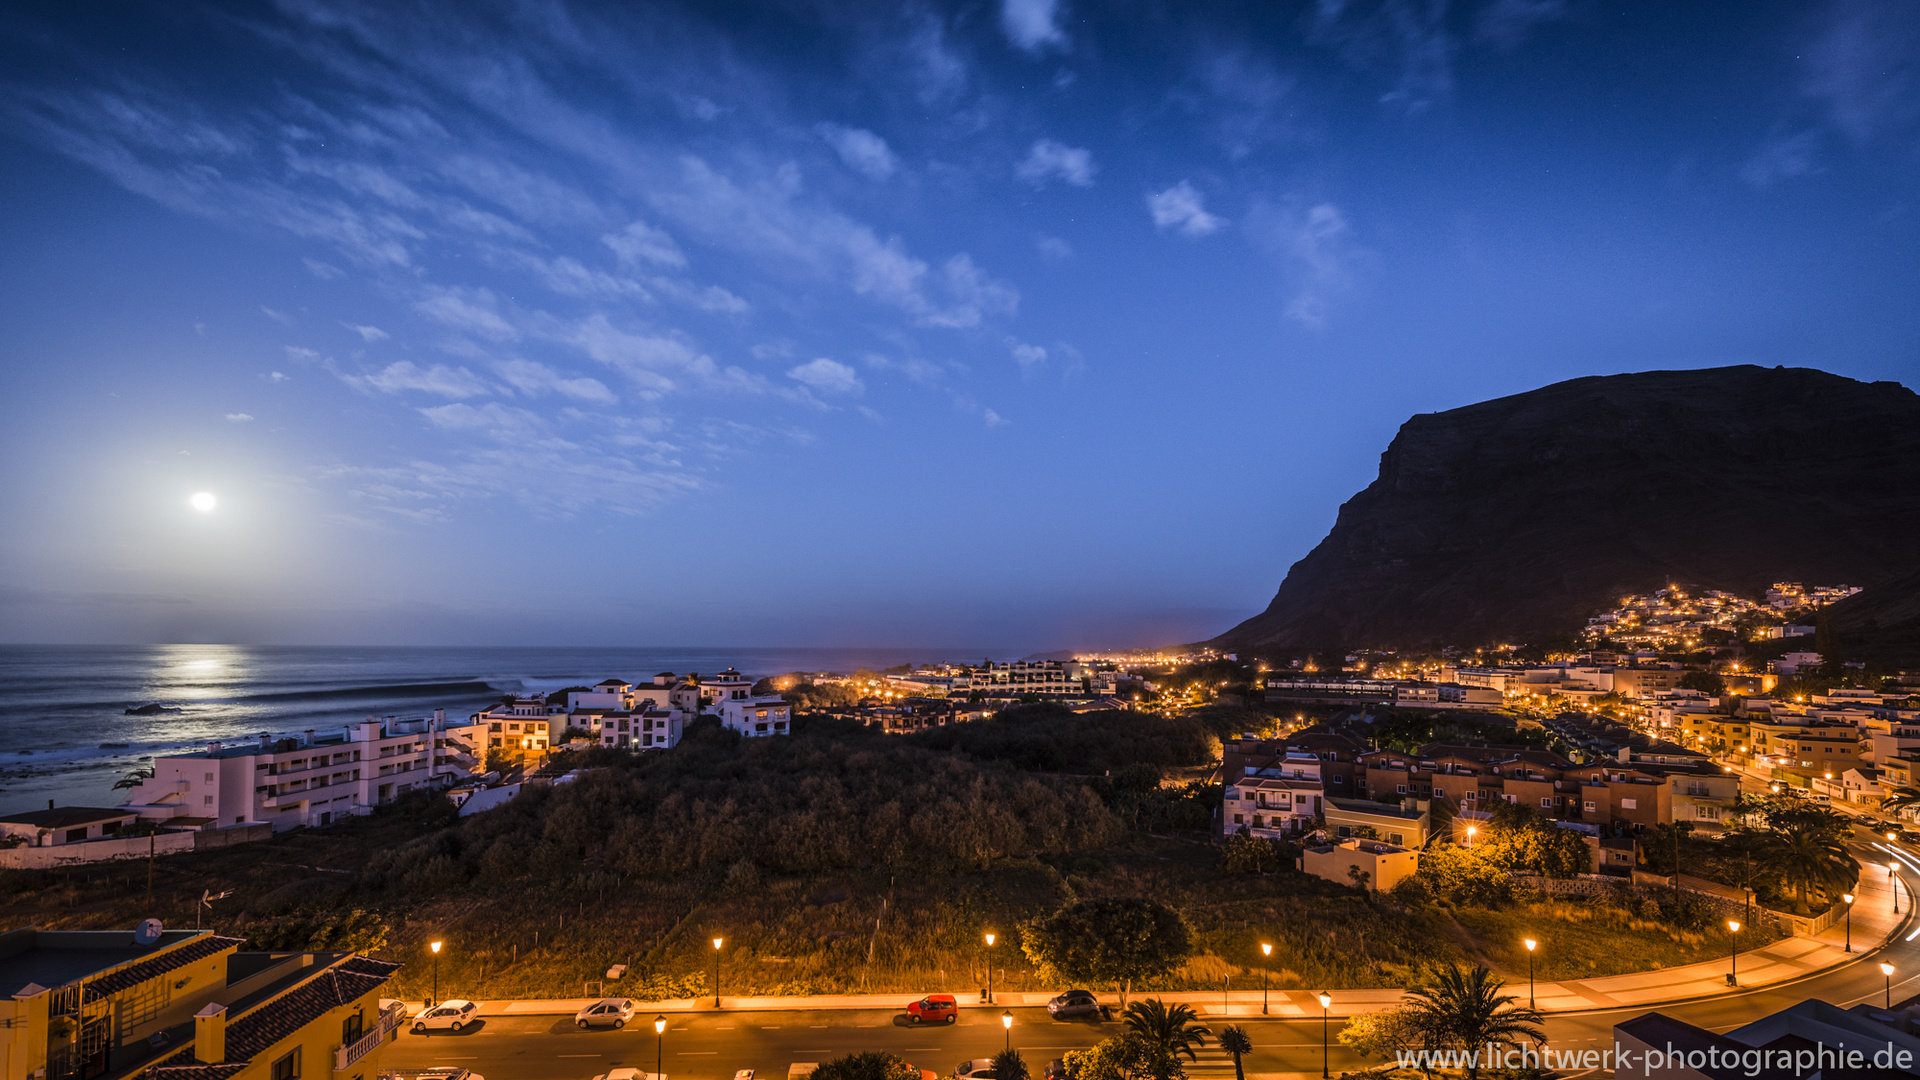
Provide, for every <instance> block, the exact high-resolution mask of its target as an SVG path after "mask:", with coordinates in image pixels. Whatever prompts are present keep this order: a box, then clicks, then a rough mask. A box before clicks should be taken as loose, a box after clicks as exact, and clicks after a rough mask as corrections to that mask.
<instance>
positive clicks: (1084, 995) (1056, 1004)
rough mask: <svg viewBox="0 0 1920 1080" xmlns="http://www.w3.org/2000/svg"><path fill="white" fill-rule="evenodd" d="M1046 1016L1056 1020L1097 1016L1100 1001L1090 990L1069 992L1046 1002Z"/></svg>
mask: <svg viewBox="0 0 1920 1080" xmlns="http://www.w3.org/2000/svg"><path fill="white" fill-rule="evenodd" d="M1047 1015H1048V1016H1051V1017H1053V1018H1054V1019H1056V1020H1060V1019H1064V1018H1067V1017H1071V1016H1099V1015H1100V999H1099V998H1096V997H1094V996H1093V991H1091V990H1069V991H1067V992H1066V993H1064V994H1061V995H1060V996H1059V997H1057V998H1054V999H1053V1000H1052V1001H1049V1002H1047Z"/></svg>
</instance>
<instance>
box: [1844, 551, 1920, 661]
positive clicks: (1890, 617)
mask: <svg viewBox="0 0 1920 1080" xmlns="http://www.w3.org/2000/svg"><path fill="white" fill-rule="evenodd" d="M1915 545H1916V546H1920V538H1916V539H1915ZM1820 649H1821V651H1822V652H1823V653H1831V654H1832V656H1830V657H1829V659H1841V660H1864V661H1866V662H1867V663H1870V664H1884V665H1888V666H1893V667H1907V668H1920V573H1914V574H1908V575H1907V576H1906V577H1903V578H1899V579H1897V580H1894V581H1889V582H1886V583H1885V584H1882V585H1874V586H1870V587H1868V588H1867V589H1864V590H1862V591H1861V592H1860V593H1859V594H1858V595H1855V596H1849V597H1847V598H1846V599H1845V600H1842V601H1840V602H1839V603H1837V604H1835V605H1833V606H1832V607H1830V608H1828V609H1827V610H1826V611H1824V612H1822V613H1821V616H1820Z"/></svg>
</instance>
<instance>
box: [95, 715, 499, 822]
mask: <svg viewBox="0 0 1920 1080" xmlns="http://www.w3.org/2000/svg"><path fill="white" fill-rule="evenodd" d="M483 731H484V729H483V728H481V727H480V726H479V725H477V724H474V723H472V722H468V723H464V724H451V725H450V724H448V723H447V716H446V711H445V710H435V712H434V714H433V716H432V717H431V718H423V719H415V720H401V719H398V718H397V717H392V716H389V717H386V718H385V719H375V718H374V717H371V716H370V717H368V718H367V719H366V720H365V721H363V722H361V723H358V724H354V725H352V726H351V727H348V728H345V729H343V730H339V731H328V732H319V733H316V732H312V731H309V732H306V733H305V734H304V735H301V736H298V737H294V738H281V739H272V738H269V737H268V736H265V735H262V736H261V737H260V740H259V741H258V742H257V743H240V744H237V745H230V746H229V745H223V744H221V743H217V742H216V743H208V744H207V748H206V749H205V750H203V751H198V752H195V753H191V754H172V755H168V756H165V757H159V758H155V759H154V763H153V767H154V775H153V778H152V779H149V780H143V781H141V782H140V784H138V785H137V786H135V787H134V788H133V790H132V791H131V792H129V793H128V795H127V801H126V802H125V803H123V804H121V808H122V809H124V810H128V811H131V812H133V813H135V814H138V815H139V816H140V818H141V819H142V820H144V821H154V822H159V823H161V824H163V825H170V826H175V827H180V826H188V827H193V826H199V827H225V826H230V825H241V824H246V823H249V822H270V823H271V824H272V825H273V829H274V831H275V832H284V831H286V830H288V829H293V828H298V827H300V826H303V825H305V826H319V825H328V824H332V823H333V822H334V821H337V820H340V819H341V818H344V817H347V816H349V815H358V814H365V813H368V812H370V811H371V810H372V809H373V808H374V807H375V806H378V805H380V804H382V803H388V802H392V801H393V800H394V799H395V798H397V797H399V796H401V795H404V794H406V793H407V792H409V791H415V790H419V789H422V788H428V789H433V788H443V787H446V786H448V785H449V784H452V783H455V782H457V781H460V780H464V779H466V778H468V777H469V776H471V775H472V774H473V773H475V772H477V771H478V770H479V760H478V758H479V754H480V753H481V752H482V751H481V749H480V748H479V747H478V746H477V744H478V743H479V741H480V740H481V739H482V738H484V734H483Z"/></svg>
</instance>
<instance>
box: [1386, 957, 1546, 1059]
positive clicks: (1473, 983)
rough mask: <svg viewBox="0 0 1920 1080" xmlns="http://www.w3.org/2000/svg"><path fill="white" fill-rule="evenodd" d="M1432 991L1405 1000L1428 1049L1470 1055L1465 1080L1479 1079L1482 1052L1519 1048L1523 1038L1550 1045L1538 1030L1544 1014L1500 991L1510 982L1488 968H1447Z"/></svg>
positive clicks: (1412, 994)
mask: <svg viewBox="0 0 1920 1080" xmlns="http://www.w3.org/2000/svg"><path fill="white" fill-rule="evenodd" d="M1432 970H1433V978H1434V985H1433V986H1431V987H1426V986H1423V987H1421V988H1419V989H1418V990H1414V991H1412V992H1410V993H1409V994H1408V995H1407V998H1408V1001H1407V1006H1408V1008H1410V1009H1411V1010H1412V1011H1413V1014H1414V1018H1415V1020H1416V1021H1417V1022H1418V1023H1419V1025H1420V1027H1421V1029H1422V1030H1424V1031H1425V1032H1426V1034H1427V1039H1428V1042H1429V1044H1431V1043H1436V1042H1437V1043H1440V1044H1442V1045H1453V1046H1457V1047H1459V1048H1460V1049H1462V1050H1465V1051H1467V1053H1469V1054H1470V1055H1472V1056H1471V1057H1469V1058H1468V1059H1467V1076H1468V1078H1469V1080H1476V1078H1478V1077H1479V1075H1480V1051H1481V1050H1482V1049H1483V1048H1485V1047H1488V1046H1494V1045H1499V1046H1518V1045H1520V1043H1519V1039H1520V1037H1521V1036H1523V1035H1524V1036H1526V1037H1527V1038H1530V1039H1532V1040H1534V1041H1535V1042H1542V1041H1545V1039H1546V1037H1547V1036H1546V1033H1545V1032H1544V1031H1542V1030H1541V1029H1540V1026H1539V1025H1540V1024H1541V1023H1543V1022H1544V1021H1543V1019H1542V1017H1541V1016H1540V1014H1539V1013H1538V1012H1537V1011H1535V1010H1533V1009H1528V1008H1524V1007H1522V1006H1521V1005H1520V1004H1519V999H1517V998H1515V997H1514V996H1513V995H1512V994H1503V993H1501V992H1500V988H1501V987H1503V986H1505V985H1507V983H1506V980H1505V979H1502V978H1499V977H1498V976H1496V975H1494V973H1493V972H1491V971H1488V970H1487V968H1486V966H1485V965H1484V964H1475V965H1474V966H1473V968H1472V969H1471V970H1469V969H1467V968H1465V967H1462V966H1461V965H1459V964H1454V963H1449V964H1447V965H1446V966H1445V967H1439V966H1436V967H1434V968H1433V969H1432Z"/></svg>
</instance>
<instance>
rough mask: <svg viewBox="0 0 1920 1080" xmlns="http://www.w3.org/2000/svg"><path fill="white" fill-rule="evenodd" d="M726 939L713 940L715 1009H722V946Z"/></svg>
mask: <svg viewBox="0 0 1920 1080" xmlns="http://www.w3.org/2000/svg"><path fill="white" fill-rule="evenodd" d="M725 941H726V939H725V938H714V939H713V1007H714V1008H716V1009H717V1008H719V1007H720V946H721V945H722V944H723V943H724V942H725Z"/></svg>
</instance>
